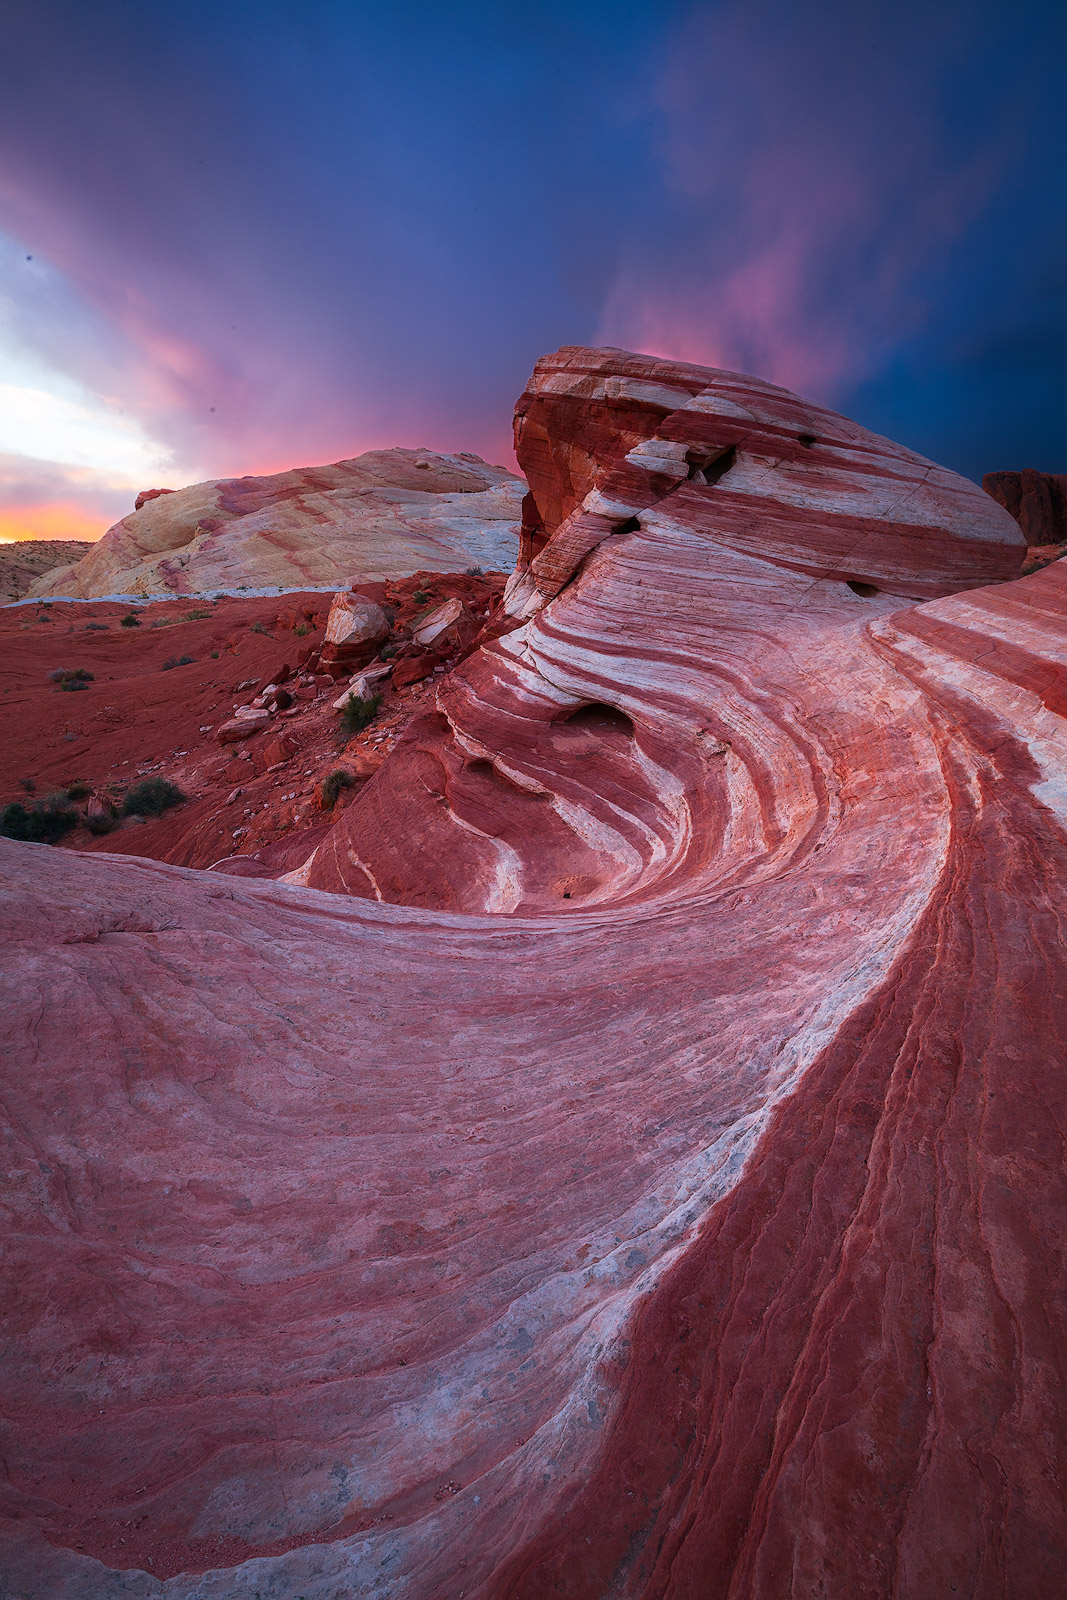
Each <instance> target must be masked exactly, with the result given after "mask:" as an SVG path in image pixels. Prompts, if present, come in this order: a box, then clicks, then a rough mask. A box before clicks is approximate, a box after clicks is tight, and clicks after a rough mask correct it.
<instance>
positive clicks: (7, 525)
mask: <svg viewBox="0 0 1067 1600" xmlns="http://www.w3.org/2000/svg"><path fill="white" fill-rule="evenodd" d="M109 527H110V523H109V522H108V521H107V519H106V518H105V517H101V516H95V517H94V516H93V515H91V513H89V512H87V511H85V510H83V509H82V507H81V506H76V505H71V504H69V503H64V502H58V503H55V504H52V505H39V506H0V544H13V543H15V542H17V541H18V540H21V539H85V540H88V541H90V542H91V541H95V540H96V539H99V538H101V537H102V536H103V535H104V534H105V533H106V532H107V530H108V528H109Z"/></svg>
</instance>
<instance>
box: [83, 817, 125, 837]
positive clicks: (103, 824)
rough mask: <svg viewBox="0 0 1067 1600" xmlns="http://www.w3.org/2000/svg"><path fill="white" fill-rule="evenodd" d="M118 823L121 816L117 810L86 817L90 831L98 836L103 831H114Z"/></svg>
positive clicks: (86, 823)
mask: <svg viewBox="0 0 1067 1600" xmlns="http://www.w3.org/2000/svg"><path fill="white" fill-rule="evenodd" d="M118 825H119V816H118V812H117V811H105V812H104V814H103V815H102V816H99V817H86V819H85V826H86V827H87V828H88V830H89V832H90V833H92V834H96V835H97V836H98V837H99V835H100V834H103V833H114V831H115V829H116V828H117V827H118Z"/></svg>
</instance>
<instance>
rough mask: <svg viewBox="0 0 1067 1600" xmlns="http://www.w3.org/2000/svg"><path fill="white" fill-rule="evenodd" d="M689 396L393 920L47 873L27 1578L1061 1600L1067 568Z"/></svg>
mask: <svg viewBox="0 0 1067 1600" xmlns="http://www.w3.org/2000/svg"><path fill="white" fill-rule="evenodd" d="M665 365H666V364H663V363H656V362H651V361H648V360H646V359H645V358H634V357H624V356H621V355H619V354H618V353H613V352H609V353H605V352H586V351H568V352H562V353H561V354H560V355H559V356H557V357H554V358H551V359H550V360H549V361H548V362H546V363H542V364H540V365H539V369H538V373H537V375H536V377H535V380H534V383H533V384H532V385H531V389H530V391H529V392H528V394H527V396H526V397H525V398H524V401H523V403H522V407H521V410H522V412H523V414H524V415H525V418H526V421H525V422H524V424H523V430H522V433H523V438H521V439H520V445H521V446H522V448H523V450H524V451H525V448H526V446H525V443H524V439H525V437H527V436H528V437H529V438H530V440H531V441H536V440H541V441H542V444H541V445H539V446H538V449H539V451H540V453H541V463H540V465H539V464H538V463H537V462H535V461H534V460H533V458H532V453H531V455H527V456H525V461H524V464H525V465H526V467H527V470H529V472H530V475H531V482H532V484H533V494H534V498H535V501H536V514H535V513H534V512H533V510H532V508H530V507H529V506H528V507H527V515H526V518H525V523H526V536H525V560H526V563H527V565H526V570H525V572H524V573H521V574H520V575H519V576H518V578H517V579H516V582H515V583H514V584H513V586H512V603H513V605H514V607H515V609H516V611H517V612H526V613H527V616H526V620H525V621H524V620H522V617H521V616H516V615H513V616H512V618H511V620H512V621H516V620H517V621H519V622H520V624H521V625H520V626H519V627H517V628H516V629H515V630H514V631H512V632H511V633H509V634H507V635H505V636H504V637H502V638H500V639H499V640H497V641H496V642H495V643H493V644H491V645H489V646H488V647H486V648H483V649H482V650H480V651H478V652H476V653H475V654H474V655H472V656H470V657H469V658H468V659H467V661H466V662H465V663H464V664H463V666H462V667H461V668H460V669H459V671H458V673H454V674H452V675H451V682H450V683H448V684H447V685H446V686H445V687H443V688H442V689H441V690H439V691H438V694H437V707H436V709H435V711H434V713H433V716H432V718H429V719H427V721H426V722H425V723H424V725H423V727H422V729H421V730H419V731H418V732H416V733H414V734H412V735H411V736H410V737H409V739H407V740H406V741H404V742H402V745H401V747H400V748H398V750H397V751H396V752H394V754H393V755H392V756H390V757H389V758H388V759H387V760H386V761H385V763H384V764H383V766H382V767H381V768H380V770H379V771H378V773H377V775H376V776H375V777H374V778H373V779H372V780H371V781H370V783H369V784H368V786H367V788H366V790H365V791H364V793H363V795H362V796H361V797H360V799H359V800H358V802H357V803H356V805H355V806H353V807H350V808H349V810H348V811H346V813H345V815H344V817H343V818H342V821H341V823H339V824H338V825H337V827H336V828H335V829H334V830H333V832H332V834H331V836H330V839H331V841H340V840H341V839H342V838H345V839H346V841H347V842H346V844H345V846H344V848H341V847H340V844H337V845H336V847H335V849H334V850H333V851H332V853H330V854H329V855H328V856H326V857H324V858H323V859H322V860H321V861H320V854H321V851H320V853H319V854H316V856H315V858H314V860H313V863H312V867H313V868H316V867H317V868H319V869H320V871H321V873H322V878H321V880H320V881H323V882H326V883H330V884H332V885H333V886H335V887H338V888H346V889H349V890H350V891H354V893H351V894H350V895H349V897H348V898H343V897H341V896H339V895H337V894H323V893H316V892H315V891H314V890H310V891H309V890H305V889H298V888H296V887H293V886H291V885H289V884H283V883H270V882H267V883H263V882H251V881H247V880H241V879H236V880H235V879H220V878H218V877H213V876H212V875H210V874H203V873H194V872H189V871H183V870H181V869H178V868H176V867H166V866H160V865H155V864H152V865H149V864H145V863H137V862H135V861H131V860H121V859H115V858H112V859H111V860H110V861H108V862H107V863H106V864H105V863H104V862H102V861H101V860H100V859H98V858H89V857H87V856H83V857H77V856H75V857H71V856H69V855H65V854H64V853H62V852H60V851H49V850H47V849H44V848H41V847H34V846H22V847H18V846H14V845H5V844H2V843H0V866H2V868H3V872H4V878H3V885H4V894H5V903H4V913H3V914H4V925H5V927H6V928H8V929H9V930H10V931H11V933H12V935H13V936H14V940H15V950H16V952H17V953H16V956H15V959H13V960H11V961H8V962H5V964H4V968H3V973H4V979H3V981H4V983H5V985H6V988H5V994H4V1001H3V1010H2V1012H0V1015H2V1016H3V1018H4V1025H5V1027H6V1028H7V1030H8V1034H9V1038H8V1045H7V1049H6V1052H5V1057H4V1060H5V1063H6V1070H7V1072H8V1080H7V1082H6V1084H5V1104H6V1106H7V1110H8V1115H9V1118H10V1127H11V1138H10V1140H9V1145H8V1149H9V1155H8V1158H7V1159H8V1162H9V1167H10V1172H11V1179H12V1181H11V1183H10V1185H9V1191H8V1192H9V1196H10V1199H9V1201H8V1205H9V1207H10V1219H11V1220H10V1224H9V1234H8V1237H9V1239H10V1241H11V1245H10V1249H11V1253H12V1262H11V1271H10V1272H9V1277H8V1282H9V1284H11V1285H12V1286H13V1289H12V1294H11V1302H10V1307H9V1311H10V1321H9V1323H8V1326H9V1328H10V1330H11V1332H10V1334H9V1351H10V1353H9V1358H8V1359H9V1377H8V1379H7V1391H8V1392H7V1397H6V1406H5V1411H6V1415H7V1416H8V1418H9V1419H10V1421H9V1424H8V1436H7V1438H6V1441H5V1452H4V1456H5V1462H6V1463H7V1471H8V1474H9V1480H10V1499H9V1502H8V1504H9V1506H10V1517H11V1520H10V1521H9V1522H8V1523H6V1524H5V1528H6V1545H5V1547H4V1554H3V1556H2V1557H0V1562H2V1566H0V1570H3V1571H4V1573H5V1575H6V1581H7V1583H8V1586H9V1587H10V1588H11V1589H12V1592H14V1593H18V1594H26V1595H29V1596H33V1597H34V1600H44V1597H45V1596H48V1597H52V1596H54V1595H56V1594H59V1593H64V1594H66V1593H70V1594H75V1593H76V1594H78V1596H79V1597H80V1600H81V1597H88V1600H94V1597H101V1600H102V1597H104V1596H109V1597H110V1596H113V1595H116V1594H118V1593H119V1592H121V1593H122V1594H123V1595H124V1596H133V1597H135V1600H163V1597H164V1596H165V1597H166V1600H194V1597H195V1600H224V1597H225V1600H253V1597H254V1596H262V1595H267V1594H270V1595H274V1596H278V1597H286V1600H289V1597H292V1596H295V1595H302V1596H305V1597H306V1600H327V1597H330V1600H335V1597H339V1596H348V1595H355V1594H382V1595H385V1594H391V1595H404V1596H407V1597H420V1600H422V1597H425V1600H430V1597H437V1596H446V1595H447V1596H453V1595H455V1596H459V1595H461V1594H462V1595H467V1596H480V1597H483V1600H488V1597H494V1600H496V1597H500V1600H502V1597H505V1596H506V1597H510V1600H518V1597H524V1600H525V1597H528V1600H534V1597H537V1600H540V1597H543V1596H545V1595H552V1594H561V1595H568V1596H572V1597H582V1600H601V1597H604V1596H607V1595H625V1596H634V1597H642V1600H660V1597H666V1596H670V1597H672V1600H707V1597H709V1596H715V1597H718V1596H730V1597H732V1600H740V1597H745V1600H748V1597H752V1600H755V1597H759V1600H782V1597H783V1596H789V1597H792V1600H809V1597H811V1596H814V1595H822V1596H824V1597H830V1600H846V1597H847V1600H853V1597H854V1596H856V1595H860V1594H862V1595H865V1596H873V1597H879V1600H881V1597H884V1600H891V1597H892V1600H927V1597H932V1596H938V1597H940V1596H942V1595H951V1594H953V1593H957V1594H967V1595H970V1596H972V1597H978V1600H1005V1597H1010V1600H1031V1597H1040V1600H1053V1597H1056V1596H1058V1595H1059V1594H1060V1593H1061V1591H1062V1573H1063V1571H1064V1570H1065V1567H1067V1519H1065V1517H1064V1484H1063V1469H1062V1462H1063V1459H1064V1447H1065V1444H1067V1437H1065V1433H1067V1430H1065V1425H1064V1412H1063V1407H1062V1403H1061V1402H1062V1393H1063V1386H1064V1383H1065V1381H1067V1339H1065V1313H1067V1270H1065V1261H1064V1246H1063V1241H1064V1239H1065V1238H1067V1175H1065V1172H1064V1166H1063V1153H1062V1152H1063V1144H1062V1106H1063V1098H1064V1087H1065V1086H1064V1072H1065V1063H1067V1006H1065V1005H1064V1001H1063V993H1064V987H1065V984H1064V979H1065V977H1067V972H1065V958H1064V926H1065V922H1067V889H1065V884H1067V838H1065V820H1067V720H1065V718H1067V666H1065V661H1067V572H1065V570H1064V568H1063V566H1062V564H1060V565H1057V566H1053V567H1050V568H1048V569H1047V570H1046V571H1044V572H1042V573H1039V574H1036V575H1034V576H1033V577H1029V578H1024V579H1022V580H1020V581H1014V582H1011V581H1000V580H1006V579H1009V578H1010V577H1011V574H1012V572H1013V571H1014V570H1015V569H1016V568H1017V566H1018V563H1019V561H1020V559H1021V556H1022V551H1023V541H1022V537H1021V534H1020V533H1019V531H1018V529H1017V528H1016V526H1015V524H1014V523H1013V522H1012V521H1011V519H1010V518H1009V517H1008V515H1007V513H1005V512H1003V511H1001V510H1000V508H998V507H997V506H996V505H995V504H993V502H991V501H990V500H989V499H988V498H987V497H985V496H982V495H981V493H980V492H979V491H977V490H976V489H974V487H973V486H970V485H967V484H964V483H962V482H961V480H959V479H955V478H953V477H952V476H951V475H950V474H947V473H942V472H941V471H940V470H939V469H937V468H934V467H932V466H930V465H929V464H928V463H923V462H920V461H918V460H917V458H915V457H914V456H911V455H909V454H908V453H907V452H905V451H901V450H899V449H897V448H896V447H894V446H892V445H890V444H888V443H887V442H886V441H884V440H877V439H872V438H871V436H869V435H866V434H863V433H862V431H861V430H859V429H855V428H853V426H852V425H851V424H847V423H845V422H844V421H843V420H842V419H839V418H833V417H831V416H829V415H828V414H826V413H824V412H819V411H817V410H814V409H813V408H810V407H806V406H804V405H803V402H800V401H798V400H796V399H795V397H792V396H788V395H783V394H782V392H781V391H775V390H770V389H769V388H768V387H767V386H765V385H759V384H753V383H752V382H751V381H749V380H745V379H740V378H735V377H732V376H730V375H727V374H710V375H709V374H707V373H704V372H700V371H698V370H696V369H691V368H690V369H680V368H673V369H672V372H671V376H670V377H669V378H668V375H667V373H666V372H665V370H664V368H665ZM612 378H615V379H618V381H619V385H620V387H616V386H614V385H612V386H611V389H610V390H609V383H608V380H609V379H612ZM638 383H639V384H641V385H642V386H643V387H641V388H640V389H638V388H637V384H638ZM622 385H625V387H621V386H622ZM671 390H675V391H677V390H681V392H682V394H683V395H685V396H686V397H687V398H686V399H684V400H682V401H681V402H680V404H679V405H677V406H675V407H674V410H673V411H670V410H668V409H666V407H667V406H668V405H669V404H670V403H671V400H672V396H671V395H670V394H669V391H671ZM609 393H610V395H611V399H612V401H613V402H617V401H618V400H619V399H620V398H623V399H624V401H625V404H623V405H619V404H616V403H610V404H609V401H608V396H609ZM652 394H655V402H654V404H653V403H652V399H651V395H652ZM694 399H702V400H703V401H704V406H703V408H698V407H695V406H692V405H691V404H690V402H691V401H692V400H694ZM631 401H633V402H634V404H633V405H632V406H631V405H630V402H631ZM716 407H717V408H718V409H716ZM727 407H731V408H736V409H727ZM620 413H621V415H622V418H623V421H622V422H620V421H619V420H618V414H620ZM641 413H643V420H641V421H640V423H639V424H638V423H637V422H635V421H634V420H633V419H634V418H635V417H636V416H639V415H640V414H641ZM679 413H680V414H682V420H681V421H678V420H677V416H678V414H679ZM738 413H742V414H741V415H739V414H738ZM694 415H695V416H696V419H697V420H696V423H695V424H692V419H693V417H694ZM557 416H558V422H557V420H556V417H557ZM724 416H725V417H727V418H729V419H730V421H731V422H732V423H733V424H735V425H737V424H740V431H738V432H737V433H736V434H735V436H733V437H731V436H730V434H728V433H726V432H725V430H724V431H723V433H714V434H713V435H712V437H710V438H709V437H708V436H707V434H706V433H704V432H700V433H699V434H698V435H694V434H693V433H692V432H691V424H692V425H693V426H695V427H696V428H698V429H701V430H702V429H704V427H705V421H706V419H708V418H711V419H712V423H713V424H714V426H715V427H718V425H719V422H721V420H722V418H723V417H724ZM708 427H709V430H710V428H711V424H708ZM801 432H803V433H804V434H805V435H806V436H810V437H809V439H808V442H804V441H802V440H800V439H799V438H798V437H797V435H798V434H800V433H801ZM746 440H747V441H748V443H747V444H746ZM665 444H672V445H673V444H680V445H684V447H685V449H684V453H683V454H679V453H677V452H674V453H669V452H665V451H664V450H663V449H662V446H663V445H665ZM772 444H773V448H772ZM642 445H651V448H646V449H642V448H641V446H642ZM720 446H721V449H720ZM715 449H720V453H719V455H718V456H717V457H716V458H715V459H713V460H708V459H706V458H707V456H708V455H709V453H710V452H711V451H712V450H715ZM820 449H821V450H822V451H823V456H822V457H820V454H819V452H820ZM698 450H699V451H700V452H701V457H703V458H705V459H704V464H703V465H701V464H700V461H701V457H698V456H697V451H698ZM723 451H725V452H729V451H735V452H736V454H735V455H733V457H732V458H729V457H728V456H727V457H726V458H725V459H727V461H728V464H727V467H726V469H725V470H724V471H723V473H722V475H721V476H720V477H719V478H718V481H717V482H714V483H712V482H709V478H714V476H715V465H716V460H717V461H718V462H719V463H722V461H723V460H724V455H723V453H722V452H723ZM801 451H803V452H804V454H800V452H801ZM531 452H532V444H531ZM775 452H777V453H775ZM691 454H692V455H693V457H694V459H692V460H691V459H688V458H689V457H690V455H691ZM627 456H629V457H631V458H632V457H634V456H636V458H637V463H638V465H636V466H635V463H634V461H633V460H631V461H629V462H627V461H626V457H627ZM752 456H756V457H757V458H758V459H756V460H755V461H753V460H751V459H749V458H750V457H752ZM650 460H654V461H655V462H656V463H657V464H656V465H655V467H654V469H652V470H649V469H648V468H646V466H644V465H642V463H645V462H648V461H650ZM681 461H685V471H684V474H683V473H682V472H681V471H677V470H674V468H672V467H670V466H667V467H663V466H660V465H659V463H661V462H668V463H670V462H673V463H675V464H676V465H677V463H679V462H681ZM775 463H778V464H777V465H776V464H775ZM691 469H692V470H694V472H699V473H700V474H701V475H702V477H703V479H704V481H703V482H700V481H698V479H697V478H696V477H695V476H694V477H692V478H691V477H690V476H689V472H690V470H691ZM735 471H738V472H739V473H740V474H741V476H740V478H739V479H737V480H735V485H736V487H735V486H731V476H732V473H733V472H735ZM637 473H640V476H636V475H635V474H637ZM591 494H592V495H596V496H598V497H599V498H598V499H594V500H593V502H592V504H590V503H589V496H590V495H591ZM553 497H554V498H553ZM643 497H647V498H644V500H643ZM642 500H643V503H642ZM583 502H584V504H583ZM605 507H608V509H605ZM576 514H580V515H582V516H588V517H598V518H600V517H602V518H604V519H605V521H606V522H608V523H610V524H611V525H612V528H613V529H614V530H615V531H611V528H609V530H608V531H607V533H606V537H603V538H601V539H600V542H599V543H596V544H595V545H592V546H590V547H589V548H587V551H586V552H585V553H583V554H579V555H577V556H576V555H575V552H576V550H577V549H578V547H579V546H580V544H581V543H582V541H583V539H585V538H586V537H588V535H589V534H590V533H591V532H592V531H595V530H596V528H599V527H600V526H601V525H600V524H595V525H590V524H587V523H586V524H582V525H581V529H580V530H579V531H580V534H581V537H579V533H578V532H576V531H575V530H576V521H575V518H576ZM635 520H636V522H637V524H638V526H636V527H635V526H633V522H634V521H635ZM620 524H621V525H622V526H623V528H625V530H626V531H619V525H620ZM561 534H562V538H560V535H561ZM557 541H558V542H557ZM542 556H543V557H545V559H544V560H542V559H541V557H542ZM850 584H857V585H861V586H862V588H861V591H860V592H856V590H855V589H854V588H852V587H850ZM553 586H555V587H554V589H553ZM550 589H552V590H553V593H552V595H551V597H550V595H549V590H550ZM952 590H956V591H963V592H955V593H952V592H950V591H952ZM871 591H874V592H871ZM916 601H918V603H916ZM376 795H377V796H379V800H378V802H376V804H377V809H376V810H375V809H373V808H372V811H371V813H370V814H371V815H372V816H373V818H374V819H375V820H374V826H373V828H372V827H370V826H368V825H367V824H366V823H365V822H359V823H358V825H357V818H358V817H359V816H360V814H361V813H362V812H363V811H364V808H366V807H368V806H369V805H371V802H372V801H373V800H374V797H375V796H376ZM342 830H347V833H343V832H342ZM376 834H377V836H378V837H377V838H376V837H375V835H376ZM401 840H402V841H403V845H404V849H406V851H407V853H408V857H409V858H410V857H415V858H416V859H415V860H414V862H412V861H411V860H410V859H409V860H407V861H405V858H404V854H403V851H402V849H401V845H400V843H399V842H398V841H401ZM379 895H380V896H381V898H380V899H378V898H377V896H379ZM390 900H391V901H393V902H394V903H389V901H390ZM420 900H421V905H420V904H416V903H415V902H418V901H420ZM401 901H408V902H411V903H407V904H404V903H398V902H401ZM487 908H493V909H495V910H496V911H497V912H498V913H499V912H503V913H509V914H503V915H500V914H496V915H487V914H486V909H487ZM75 1019H76V1020H75ZM73 1026H76V1030H77V1031H76V1034H74V1033H73V1032H72V1027H73ZM164 1580H166V1582H164Z"/></svg>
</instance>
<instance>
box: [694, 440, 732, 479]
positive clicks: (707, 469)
mask: <svg viewBox="0 0 1067 1600" xmlns="http://www.w3.org/2000/svg"><path fill="white" fill-rule="evenodd" d="M685 459H686V461H687V462H688V463H689V477H688V481H689V482H690V483H699V484H706V485H707V486H708V487H709V488H711V486H712V485H713V484H716V483H718V482H719V481H720V480H721V479H722V478H725V476H726V474H727V473H728V472H729V471H730V468H731V467H733V466H736V465H737V446H736V445H735V444H732V445H729V446H728V447H727V448H726V449H725V450H720V451H719V453H718V455H715V456H712V457H711V458H710V459H709V457H708V456H707V454H706V453H705V452H704V451H698V450H690V451H689V452H688V453H687V455H686V458H685Z"/></svg>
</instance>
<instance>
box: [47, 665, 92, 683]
mask: <svg viewBox="0 0 1067 1600" xmlns="http://www.w3.org/2000/svg"><path fill="white" fill-rule="evenodd" d="M94 676H95V675H94V674H93V673H92V672H87V671H86V669H85V668H84V667H56V668H54V670H53V671H52V672H50V673H49V674H48V678H49V681H50V682H51V683H58V684H60V685H61V686H62V687H64V688H65V687H66V686H67V684H68V683H92V682H93V678H94Z"/></svg>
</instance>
